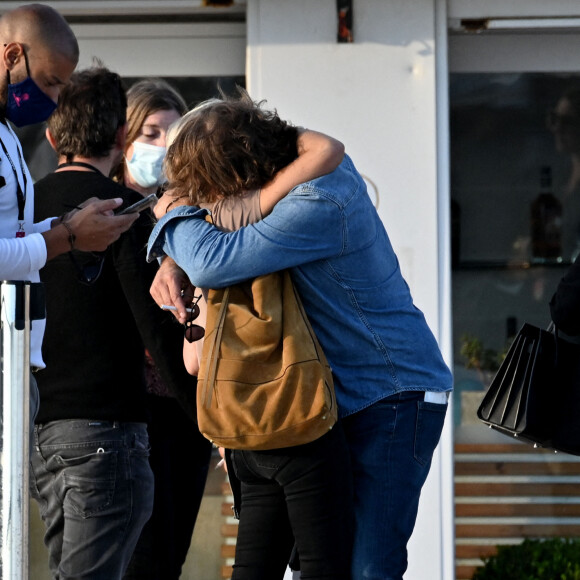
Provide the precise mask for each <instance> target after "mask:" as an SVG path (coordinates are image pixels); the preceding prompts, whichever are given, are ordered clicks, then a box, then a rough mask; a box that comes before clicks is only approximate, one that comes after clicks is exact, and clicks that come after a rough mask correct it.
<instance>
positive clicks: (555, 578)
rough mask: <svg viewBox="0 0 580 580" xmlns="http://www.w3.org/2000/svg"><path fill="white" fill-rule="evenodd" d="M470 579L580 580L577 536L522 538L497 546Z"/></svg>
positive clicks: (578, 540) (579, 550) (579, 540)
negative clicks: (494, 553) (518, 541)
mask: <svg viewBox="0 0 580 580" xmlns="http://www.w3.org/2000/svg"><path fill="white" fill-rule="evenodd" d="M484 562H485V565H484V566H482V567H480V568H477V570H476V571H475V574H474V575H473V579H472V580H580V538H552V539H549V540H524V541H523V543H522V544H518V545H513V546H498V549H497V554H496V555H495V556H490V557H489V558H484Z"/></svg>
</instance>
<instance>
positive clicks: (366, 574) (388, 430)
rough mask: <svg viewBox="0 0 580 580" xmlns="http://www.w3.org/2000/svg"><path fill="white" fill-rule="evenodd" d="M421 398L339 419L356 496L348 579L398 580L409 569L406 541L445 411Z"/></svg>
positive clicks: (414, 395)
mask: <svg viewBox="0 0 580 580" xmlns="http://www.w3.org/2000/svg"><path fill="white" fill-rule="evenodd" d="M423 399H424V393H423V392H407V393H400V394H398V395H393V396H391V397H387V398H386V399H383V400H382V401H379V402H378V403H375V404H374V405H371V406H370V407H368V408H366V409H364V410H362V411H359V412H358V413H354V414H353V415H350V416H348V417H346V418H345V419H343V425H344V430H345V433H346V437H347V440H348V444H349V447H350V450H351V461H352V469H353V475H354V492H355V500H354V501H355V508H354V509H355V520H356V524H355V542H354V549H353V556H352V580H402V578H403V573H404V572H405V570H406V568H407V542H408V540H409V538H410V536H411V533H412V532H413V527H414V526H415V519H416V517H417V508H418V506H419V496H420V495H421V488H422V487H423V484H424V483H425V479H426V478H427V474H428V473H429V468H430V467H431V458H432V456H433V451H434V450H435V448H436V446H437V443H438V442H439V437H440V436H441V430H442V428H443V423H444V420H445V413H446V411H447V404H435V403H428V402H425V401H424V400H423ZM426 509H428V506H426ZM433 533H438V531H437V530H433Z"/></svg>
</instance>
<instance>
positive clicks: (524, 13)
mask: <svg viewBox="0 0 580 580" xmlns="http://www.w3.org/2000/svg"><path fill="white" fill-rule="evenodd" d="M448 4H449V17H450V18H490V17H495V18H510V17H517V18H530V17H545V16H555V15H558V16H580V3H579V2H578V0H510V1H509V2H506V0H448Z"/></svg>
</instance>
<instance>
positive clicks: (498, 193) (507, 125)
mask: <svg viewBox="0 0 580 580" xmlns="http://www.w3.org/2000/svg"><path fill="white" fill-rule="evenodd" d="M450 103H451V112H450V122H451V199H452V207H451V213H452V260H453V330H454V361H455V368H454V372H455V401H454V402H455V417H454V423H455V427H456V441H462V440H463V439H467V440H470V439H472V438H473V437H475V438H476V439H478V438H484V437H487V435H485V431H486V430H485V428H484V427H483V426H482V425H479V424H478V420H477V418H476V416H475V411H476V408H477V405H478V404H479V401H480V400H481V397H482V395H483V392H484V390H485V388H486V387H487V385H488V383H489V380H490V378H491V376H492V375H493V372H494V371H495V370H496V368H497V366H498V364H499V361H500V360H501V357H502V354H503V353H504V352H505V350H506V348H507V346H508V344H509V340H510V338H511V337H513V336H514V335H515V333H516V332H517V330H518V329H519V327H520V326H521V325H522V324H523V323H524V322H530V323H532V324H536V325H538V326H544V327H545V326H547V325H548V323H549V321H550V312H549V307H548V302H549V300H550V298H551V296H552V294H553V292H554V290H555V288H556V285H557V283H558V281H559V280H560V278H561V277H562V275H563V274H564V272H565V269H566V268H567V266H568V265H569V264H570V262H571V260H573V259H574V258H575V257H576V255H577V254H578V252H579V251H580V75H577V74H576V75H574V74H543V73H513V74H510V73H454V74H452V75H451V79H450ZM504 440H505V438H504Z"/></svg>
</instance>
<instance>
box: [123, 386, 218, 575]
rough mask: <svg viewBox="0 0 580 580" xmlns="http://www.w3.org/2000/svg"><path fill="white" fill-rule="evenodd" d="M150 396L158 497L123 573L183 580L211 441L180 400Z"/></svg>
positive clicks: (154, 467)
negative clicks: (188, 414)
mask: <svg viewBox="0 0 580 580" xmlns="http://www.w3.org/2000/svg"><path fill="white" fill-rule="evenodd" d="M148 401H149V410H150V416H151V419H150V422H149V425H148V431H149V442H150V444H151V454H150V457H149V462H150V464H151V469H152V470H153V475H154V476H155V501H154V504H153V515H152V516H151V519H150V520H149V521H148V522H147V523H146V524H145V527H144V528H143V531H142V532H141V536H140V538H139V541H138V542H137V546H136V548H135V551H134V552H133V557H132V558H131V562H130V564H129V567H128V568H127V571H126V572H125V576H124V577H123V578H124V580H178V579H179V576H180V575H181V568H182V566H183V563H184V562H185V559H186V557H187V552H188V550H189V546H190V544H191V535H192V533H193V528H194V525H195V520H196V518H197V514H198V511H199V506H200V504H201V499H202V497H203V491H204V488H205V481H206V478H207V471H208V467H209V460H210V455H211V443H210V442H209V441H208V440H207V439H205V437H203V435H201V433H200V432H199V429H198V428H197V424H196V423H195V422H194V421H193V420H192V419H190V418H189V417H188V416H187V414H186V413H185V411H184V410H183V409H182V408H181V406H180V405H179V403H178V402H177V401H176V400H175V399H173V398H171V397H158V396H156V395H149V397H148Z"/></svg>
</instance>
